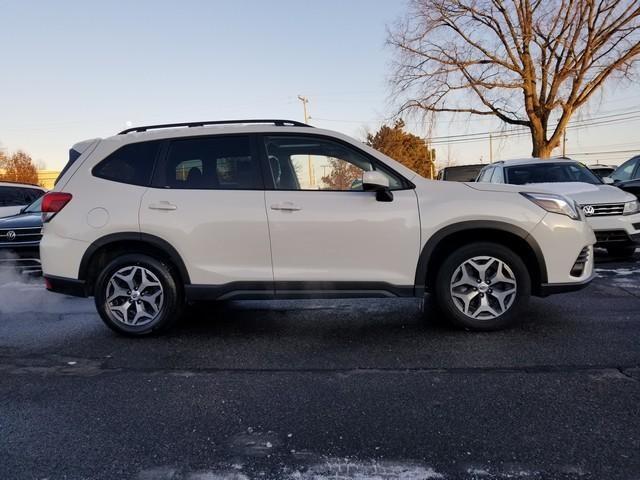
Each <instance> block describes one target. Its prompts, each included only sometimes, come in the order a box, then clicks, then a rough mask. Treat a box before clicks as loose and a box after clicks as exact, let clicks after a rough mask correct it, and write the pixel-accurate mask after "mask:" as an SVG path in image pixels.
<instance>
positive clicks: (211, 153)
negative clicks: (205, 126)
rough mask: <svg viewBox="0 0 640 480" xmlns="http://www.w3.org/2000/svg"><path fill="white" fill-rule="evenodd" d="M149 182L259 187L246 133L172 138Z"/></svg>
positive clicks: (188, 187) (198, 186) (200, 187)
mask: <svg viewBox="0 0 640 480" xmlns="http://www.w3.org/2000/svg"><path fill="white" fill-rule="evenodd" d="M153 185H154V186H155V187H161V188H176V189H186V190H255V189H261V188H262V186H263V185H262V176H261V173H260V167H259V164H258V162H257V160H256V158H255V155H253V153H252V148H251V138H250V137H249V136H247V135H233V136H215V137H198V138H187V139H184V138H183V139H179V140H174V141H172V142H171V144H170V146H169V151H168V153H167V156H166V158H165V159H164V160H163V162H162V164H161V165H159V167H158V169H157V171H156V175H155V176H154V181H153Z"/></svg>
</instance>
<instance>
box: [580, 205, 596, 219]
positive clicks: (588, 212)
mask: <svg viewBox="0 0 640 480" xmlns="http://www.w3.org/2000/svg"><path fill="white" fill-rule="evenodd" d="M582 211H583V212H584V214H585V215H586V216H587V217H590V216H591V215H593V214H594V213H596V211H595V209H594V208H593V205H585V206H584V207H582Z"/></svg>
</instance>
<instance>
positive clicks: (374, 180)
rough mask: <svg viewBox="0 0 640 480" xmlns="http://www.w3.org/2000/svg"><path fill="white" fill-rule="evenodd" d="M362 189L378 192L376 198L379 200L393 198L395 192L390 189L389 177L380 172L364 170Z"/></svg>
mask: <svg viewBox="0 0 640 480" xmlns="http://www.w3.org/2000/svg"><path fill="white" fill-rule="evenodd" d="M362 189H363V190H364V191H365V192H376V200H378V201H379V202H391V201H392V200H393V193H392V192H391V190H389V179H388V178H387V177H386V176H385V175H383V174H382V173H380V172H376V171H370V172H364V173H363V174H362Z"/></svg>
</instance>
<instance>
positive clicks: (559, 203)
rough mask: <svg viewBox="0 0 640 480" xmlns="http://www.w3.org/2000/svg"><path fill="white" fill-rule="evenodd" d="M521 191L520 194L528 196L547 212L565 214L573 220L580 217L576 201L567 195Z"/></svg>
mask: <svg viewBox="0 0 640 480" xmlns="http://www.w3.org/2000/svg"><path fill="white" fill-rule="evenodd" d="M521 193H522V196H524V197H525V198H528V199H529V200H531V201H532V202H533V203H535V204H536V205H538V206H539V207H541V208H544V209H545V210H546V211H547V212H551V213H559V214H560V215H566V216H567V217H569V218H572V219H574V220H581V219H582V217H581V216H580V209H579V208H578V206H577V205H576V202H574V201H573V200H570V199H568V198H567V197H563V196H562V195H555V194H553V193H524V192H521Z"/></svg>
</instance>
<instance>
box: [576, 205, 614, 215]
mask: <svg viewBox="0 0 640 480" xmlns="http://www.w3.org/2000/svg"><path fill="white" fill-rule="evenodd" d="M587 206H591V207H593V213H592V214H591V215H588V216H589V217H598V216H605V215H622V212H623V211H624V203H601V204H598V205H591V204H584V205H581V207H582V208H584V207H587Z"/></svg>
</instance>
